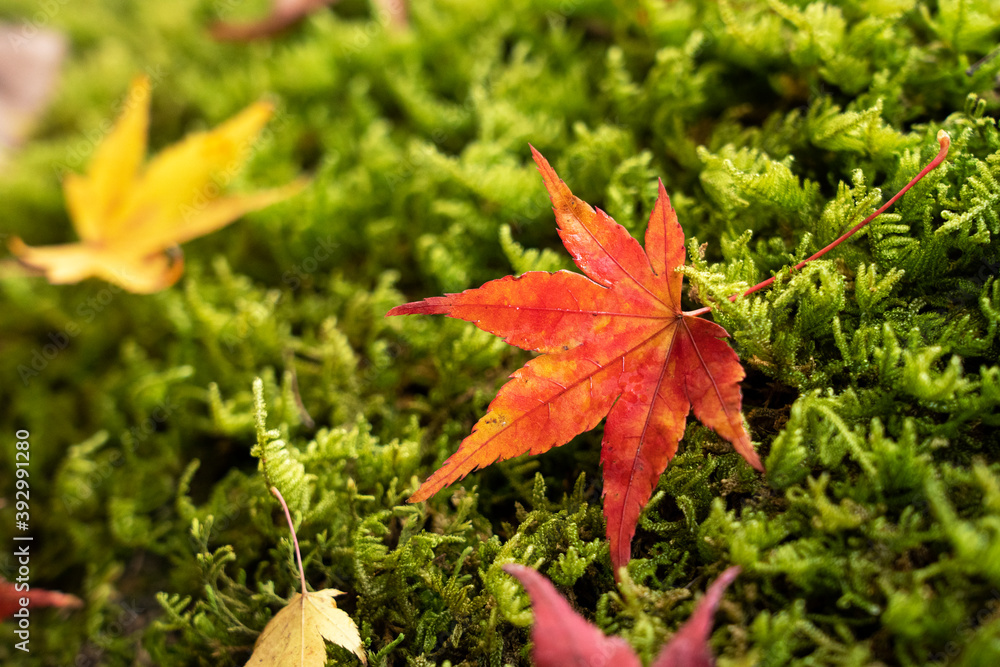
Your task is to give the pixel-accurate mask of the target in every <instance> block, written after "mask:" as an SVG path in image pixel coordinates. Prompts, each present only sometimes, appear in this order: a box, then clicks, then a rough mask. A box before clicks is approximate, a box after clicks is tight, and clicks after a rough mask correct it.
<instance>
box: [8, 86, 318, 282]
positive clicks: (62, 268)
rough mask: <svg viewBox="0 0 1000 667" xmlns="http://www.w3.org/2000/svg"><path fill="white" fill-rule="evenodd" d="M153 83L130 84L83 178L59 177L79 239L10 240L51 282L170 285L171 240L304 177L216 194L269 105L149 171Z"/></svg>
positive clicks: (273, 198)
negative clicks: (50, 242) (35, 243)
mask: <svg viewBox="0 0 1000 667" xmlns="http://www.w3.org/2000/svg"><path fill="white" fill-rule="evenodd" d="M150 91H151V86H150V82H149V80H148V79H147V78H145V77H138V78H136V79H135V80H134V81H133V82H132V87H131V89H130V91H129V95H128V98H127V99H126V101H125V104H124V107H125V108H124V111H123V112H122V115H121V117H120V118H119V119H118V122H117V123H116V124H115V127H114V128H113V129H112V130H111V132H109V133H108V136H107V137H105V139H104V141H103V142H102V143H101V145H100V146H98V147H97V149H96V151H95V152H94V157H93V159H92V160H91V162H90V165H89V167H88V169H87V173H86V174H85V175H79V174H69V175H67V177H66V180H65V181H64V183H63V191H64V193H65V196H66V205H67V207H68V209H69V214H70V218H71V219H72V220H73V226H74V228H75V229H76V232H77V234H78V235H79V236H80V241H81V242H80V243H72V244H64V245H56V246H49V247H44V248H33V247H30V246H28V245H26V244H25V243H24V242H23V241H21V239H19V238H16V237H15V238H13V239H12V240H11V242H10V249H11V252H13V253H14V254H15V255H16V256H17V257H18V258H19V259H20V260H21V262H22V263H24V264H26V265H28V266H30V267H33V268H35V269H39V270H41V271H43V272H44V273H45V275H46V277H47V278H48V279H49V282H51V283H54V284H64V283H75V282H79V281H81V280H84V279H86V278H91V277H94V278H102V279H104V280H107V281H108V282H111V283H114V284H117V285H120V286H122V287H123V288H125V289H126V290H128V291H130V292H136V293H140V294H148V293H150V292H156V291H159V290H162V289H165V288H167V287H170V286H171V285H173V284H174V283H175V282H177V280H178V279H179V278H180V276H181V273H183V271H184V263H183V261H182V259H181V256H180V253H179V251H178V249H177V244H179V243H184V242H185V241H190V240H191V239H195V238H198V237H199V236H204V235H205V234H208V233H211V232H214V231H216V230H217V229H220V228H222V227H225V226H226V225H228V224H229V223H230V222H232V221H233V220H236V219H237V218H239V217H240V216H242V215H243V214H245V213H248V212H250V211H255V210H257V209H260V208H264V207H265V206H270V205H271V204H273V203H275V202H278V201H281V200H282V199H285V198H287V197H290V196H292V195H293V194H295V193H297V192H299V191H300V190H301V189H302V188H303V187H304V186H305V182H304V181H302V180H298V181H295V182H293V183H290V184H288V185H285V186H283V187H279V188H275V189H272V190H265V191H262V192H256V193H252V194H245V195H235V196H230V197H222V196H221V195H222V190H223V188H224V187H225V186H226V185H227V184H228V183H229V182H230V181H231V180H232V179H233V176H235V174H236V173H237V172H238V171H239V169H240V168H241V167H242V166H243V164H244V163H245V162H246V161H247V160H248V159H249V157H250V155H251V153H252V152H253V143H254V140H255V139H256V137H257V135H258V134H259V133H260V131H261V129H262V128H263V127H264V125H265V124H266V123H267V121H268V119H269V118H270V117H271V113H272V111H273V110H272V108H271V105H270V104H267V103H265V102H257V103H256V104H252V105H250V106H249V107H247V108H246V109H244V110H243V111H242V112H240V113H239V114H237V115H236V116H234V117H233V118H230V119H229V120H228V121H226V122H225V123H223V124H222V125H220V126H219V127H217V128H215V129H214V130H212V131H211V132H196V133H194V134H191V135H189V136H188V137H186V138H185V139H184V140H183V141H181V142H179V143H177V144H174V145H173V146H170V147H168V148H165V149H164V150H163V151H161V152H160V153H159V154H158V155H157V156H156V157H155V158H153V159H152V160H151V161H150V162H149V164H147V165H146V167H145V168H142V161H143V156H144V154H145V152H146V133H147V130H148V126H149V97H150Z"/></svg>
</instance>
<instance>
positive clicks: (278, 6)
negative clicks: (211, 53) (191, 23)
mask: <svg viewBox="0 0 1000 667" xmlns="http://www.w3.org/2000/svg"><path fill="white" fill-rule="evenodd" d="M336 1H337V0H274V5H273V7H272V8H271V13H270V14H268V15H267V16H265V17H264V18H262V19H260V20H259V21H250V22H247V23H228V22H224V21H220V22H219V23H216V24H214V25H212V27H211V28H209V29H208V30H209V32H210V33H211V35H212V38H213V39H216V40H218V41H220V42H249V41H250V40H253V39H263V38H265V37H273V36H274V35H276V34H278V33H280V32H282V31H283V30H287V29H288V28H291V27H292V26H293V25H295V24H296V23H298V22H299V21H301V20H302V19H304V18H305V17H307V16H309V15H310V14H312V13H313V12H315V11H318V10H320V9H322V8H323V7H325V6H326V5H331V4H333V3H334V2H336Z"/></svg>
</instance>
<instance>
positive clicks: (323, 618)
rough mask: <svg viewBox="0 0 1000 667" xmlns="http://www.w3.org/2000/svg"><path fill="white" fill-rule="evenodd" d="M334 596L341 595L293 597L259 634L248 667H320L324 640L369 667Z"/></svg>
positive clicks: (353, 627)
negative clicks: (352, 654) (342, 649)
mask: <svg viewBox="0 0 1000 667" xmlns="http://www.w3.org/2000/svg"><path fill="white" fill-rule="evenodd" d="M337 595H341V592H340V591H337V590H334V589H332V588H327V589H325V590H322V591H316V592H314V593H305V594H302V593H296V594H295V595H294V596H292V599H291V600H290V601H289V603H288V605H287V606H286V607H285V608H284V609H282V610H281V611H279V612H278V613H277V614H276V615H275V616H274V618H272V619H271V622H270V623H268V624H267V626H266V627H265V628H264V631H263V632H262V633H260V637H258V638H257V643H256V644H255V645H254V649H253V655H252V656H250V661H249V662H248V663H247V665H248V667H249V666H251V665H252V666H254V667H257V666H258V665H259V666H261V667H293V666H294V667H309V666H310V665H313V666H315V667H323V665H325V664H326V646H325V644H324V643H323V639H324V638H326V639H327V640H328V641H330V642H332V643H334V644H336V645H338V646H343V647H344V648H346V649H347V650H348V651H351V652H352V653H354V654H355V655H356V656H358V658H359V659H360V660H361V662H362V664H368V659H367V658H366V657H365V652H364V650H362V648H361V635H360V634H359V633H358V626H356V625H355V624H354V621H352V620H351V617H350V616H348V615H347V614H346V613H345V612H344V610H342V609H337V604H336V603H335V602H334V601H333V598H334V596H337Z"/></svg>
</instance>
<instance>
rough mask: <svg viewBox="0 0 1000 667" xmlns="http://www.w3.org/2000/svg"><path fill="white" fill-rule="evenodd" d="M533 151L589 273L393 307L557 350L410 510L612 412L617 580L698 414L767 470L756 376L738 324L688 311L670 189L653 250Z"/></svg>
mask: <svg viewBox="0 0 1000 667" xmlns="http://www.w3.org/2000/svg"><path fill="white" fill-rule="evenodd" d="M531 150H532V154H533V155H534V158H535V162H536V163H537V164H538V169H539V171H540V172H541V174H542V178H543V179H544V181H545V187H546V189H547V190H548V192H549V196H550V198H551V199H552V205H553V208H554V210H555V214H556V221H557V223H558V225H559V236H560V237H561V238H562V241H563V244H564V245H565V246H566V249H567V250H568V251H569V252H570V254H571V255H572V256H573V260H574V261H575V262H576V265H577V266H578V267H579V268H580V270H581V271H583V272H584V273H585V274H586V275H580V274H577V273H572V272H569V271H559V272H558V273H547V272H543V271H532V272H529V273H526V274H524V275H522V276H520V277H517V278H515V277H511V276H508V277H506V278H501V279H500V280H494V281H492V282H489V283H486V284H485V285H483V286H482V287H480V288H479V289H472V290H467V291H465V292H462V293H461V294H448V295H446V296H443V297H432V298H429V299H425V300H423V301H419V302H415V303H408V304H404V305H402V306H397V307H396V308H393V309H392V310H390V311H389V313H388V314H389V315H411V314H441V315H448V316H449V317H454V318H458V319H461V320H466V321H469V322H473V323H474V324H475V325H476V326H477V327H479V328H480V329H483V330H485V331H489V332H490V333H493V334H496V335H498V336H502V337H503V338H504V340H506V341H507V342H508V343H510V344H511V345H516V346H518V347H520V348H523V349H526V350H534V351H538V352H543V353H544V354H543V355H542V356H539V357H536V358H535V359H532V360H531V361H529V362H528V363H527V364H525V366H524V367H523V368H521V369H520V370H518V371H516V372H514V374H513V375H511V380H510V382H508V383H507V384H505V385H504V386H503V387H502V388H501V389H500V391H499V392H498V393H497V396H496V398H495V399H494V400H493V402H492V403H491V404H490V407H489V411H488V412H487V413H486V416H485V417H483V418H482V419H480V420H479V422H478V423H477V424H476V426H475V427H474V428H473V431H472V434H471V435H470V436H469V437H467V438H466V439H465V440H464V441H463V442H462V444H461V446H460V447H459V449H458V452H456V453H455V454H454V455H453V456H452V457H451V458H449V459H448V460H447V461H446V462H445V463H444V465H443V466H442V467H441V468H440V469H439V470H438V471H437V472H435V473H434V474H433V475H431V477H430V478H429V479H427V481H426V482H424V484H423V485H422V486H421V487H420V489H418V490H417V492H416V494H414V495H413V497H411V498H410V502H417V501H421V500H426V499H427V498H429V497H430V496H432V495H434V494H435V493H437V492H438V491H439V490H440V489H442V488H444V487H445V486H447V485H449V484H451V483H452V482H454V481H456V480H458V479H461V478H462V477H464V476H465V475H467V474H468V473H470V472H472V471H473V470H476V469H478V468H483V467H485V466H488V465H490V464H491V463H493V462H495V461H498V460H503V459H509V458H512V457H515V456H520V455H521V454H526V453H530V454H540V453H542V452H545V451H548V450H549V449H551V448H552V447H556V446H559V445H562V444H565V443H566V442H568V441H569V440H570V439H572V438H573V437H574V436H576V435H577V434H579V433H582V432H584V431H587V430H590V429H592V428H594V427H595V426H597V425H598V424H599V423H600V421H601V420H602V419H604V418H605V416H607V422H606V424H605V429H604V441H603V444H602V451H601V464H602V467H603V469H604V515H605V517H606V518H607V533H608V540H609V542H610V545H611V561H612V564H613V566H614V569H615V571H617V570H618V568H619V567H621V566H623V565H624V564H625V563H627V562H628V560H629V557H630V546H631V541H632V535H633V533H634V532H635V525H636V522H637V521H638V518H639V513H640V512H641V511H642V508H643V507H645V505H646V503H647V502H648V501H649V498H650V496H651V495H652V492H653V489H654V488H655V486H656V482H657V480H658V479H659V477H660V475H661V474H662V473H663V471H664V469H666V467H667V464H668V463H669V462H670V460H671V459H672V458H673V457H674V454H675V453H676V452H677V443H678V442H679V441H680V439H681V437H682V436H683V435H684V427H685V424H686V421H687V415H688V412H690V411H691V409H692V408H693V409H694V414H695V416H696V417H697V418H698V419H699V420H700V421H701V422H702V423H703V424H705V425H706V426H708V427H709V428H712V429H714V430H715V431H716V433H718V434H719V435H720V436H722V437H723V438H725V439H726V440H728V441H730V442H731V443H733V445H734V446H735V448H736V451H738V452H739V453H740V454H741V455H742V456H743V458H744V459H746V461H747V462H748V463H749V464H750V465H752V466H753V467H754V468H756V469H757V470H763V466H762V465H761V462H760V459H759V458H758V457H757V453H756V452H755V451H754V449H753V446H752V445H751V443H750V438H749V436H748V435H747V433H746V431H745V430H744V428H743V419H742V416H741V414H740V403H741V397H740V388H739V382H740V380H742V379H743V377H744V373H743V368H742V367H741V366H740V362H739V357H737V355H736V353H735V352H734V351H733V350H732V348H730V347H729V345H727V344H726V342H725V340H724V339H725V338H727V337H728V335H729V334H727V333H726V331H725V329H723V328H722V327H720V326H719V325H717V324H714V323H712V322H709V321H707V320H704V319H702V318H700V317H696V316H692V315H690V314H687V313H685V312H683V311H682V310H681V290H682V286H683V280H684V276H683V274H682V273H680V272H678V271H677V270H676V269H677V268H678V267H680V266H682V265H683V264H684V232H683V231H682V230H681V226H680V224H678V222H677V215H676V213H675V212H674V210H673V208H672V207H671V206H670V199H669V198H668V197H667V193H666V191H665V190H664V188H663V183H662V182H661V183H660V193H659V198H658V199H657V202H656V205H655V207H654V208H653V212H652V215H651V216H650V219H649V226H648V227H647V229H646V244H645V245H646V248H645V251H643V248H642V247H641V246H640V245H639V243H638V242H637V241H636V240H635V239H633V238H632V237H631V236H630V235H629V233H628V231H627V230H626V229H625V228H624V227H622V226H621V225H619V224H617V223H616V222H615V221H614V220H612V219H611V218H610V217H609V216H608V215H607V214H606V213H604V212H603V211H601V210H599V209H598V210H596V211H595V210H594V209H593V208H591V207H590V206H589V205H588V204H587V203H586V202H584V201H583V200H581V199H579V198H577V197H575V196H573V193H572V192H570V190H569V188H568V187H567V186H566V184H565V183H563V182H562V181H561V180H560V179H559V177H558V176H557V175H556V173H555V171H554V170H553V169H552V167H551V166H549V163H548V162H547V161H546V160H545V158H544V157H542V155H541V154H540V153H538V151H536V150H535V149H534V148H532V149H531Z"/></svg>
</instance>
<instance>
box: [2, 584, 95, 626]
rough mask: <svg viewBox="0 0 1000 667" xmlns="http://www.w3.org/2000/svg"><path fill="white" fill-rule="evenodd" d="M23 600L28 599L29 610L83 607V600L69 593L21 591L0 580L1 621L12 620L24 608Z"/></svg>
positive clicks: (39, 590) (40, 590) (41, 589)
mask: <svg viewBox="0 0 1000 667" xmlns="http://www.w3.org/2000/svg"><path fill="white" fill-rule="evenodd" d="M21 598H27V599H28V605H27V608H28V609H35V608H37V607H62V608H64V609H78V608H80V607H82V606H83V600H81V599H80V598H78V597H76V596H75V595H70V594H68V593H60V592H59V591H47V590H45V589H44V588H30V589H28V590H26V591H19V590H18V589H17V584H14V583H13V582H10V581H6V580H4V579H0V621H2V620H3V619H5V618H10V617H11V616H14V615H15V614H17V613H18V611H19V610H21V609H23V608H24V607H23V606H22V605H21Z"/></svg>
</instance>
